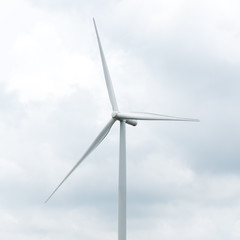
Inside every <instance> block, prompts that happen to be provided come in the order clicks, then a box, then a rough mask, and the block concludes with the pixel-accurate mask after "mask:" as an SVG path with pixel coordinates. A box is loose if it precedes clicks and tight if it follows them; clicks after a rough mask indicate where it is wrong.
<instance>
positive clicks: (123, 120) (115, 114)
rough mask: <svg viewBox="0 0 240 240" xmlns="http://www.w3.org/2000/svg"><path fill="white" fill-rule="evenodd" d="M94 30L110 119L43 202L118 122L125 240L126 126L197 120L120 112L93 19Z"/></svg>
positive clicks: (121, 223) (121, 226)
mask: <svg viewBox="0 0 240 240" xmlns="http://www.w3.org/2000/svg"><path fill="white" fill-rule="evenodd" d="M93 23H94V28H95V31H96V35H97V42H98V47H99V51H100V56H101V61H102V67H103V72H104V77H105V81H106V85H107V90H108V96H109V100H110V103H111V105H112V117H111V119H110V121H109V122H108V123H107V125H106V126H105V127H104V128H103V129H102V131H101V132H100V133H99V134H98V136H97V137H96V139H95V140H94V141H93V142H92V144H91V145H90V146H89V148H88V149H87V151H86V152H85V153H84V154H83V156H82V157H81V158H80V160H79V161H78V162H77V163H76V164H75V165H74V166H73V168H72V169H71V170H70V171H69V173H68V174H67V175H66V177H65V178H64V179H63V180H62V181H61V182H60V184H59V185H58V186H57V187H56V188H55V190H54V191H53V192H52V194H51V195H50V196H49V197H48V199H47V200H46V201H45V203H46V202H48V200H49V199H50V198H51V197H52V196H53V194H54V193H55V192H56V191H57V190H58V189H59V188H60V186H61V185H62V184H63V183H64V182H65V181H66V180H67V178H68V177H69V176H70V175H71V174H72V173H73V172H74V170H75V169H76V168H77V167H78V166H79V164H80V163H81V162H82V161H83V160H84V159H85V158H86V157H87V156H88V155H89V154H90V153H91V152H93V151H94V150H95V149H96V148H97V147H98V145H99V144H100V143H101V142H102V141H103V139H104V138H105V137H106V136H107V134H108V133H109V131H110V129H111V128H112V126H113V124H114V123H115V122H116V121H119V122H120V147H119V182H118V240H126V238H127V236H126V235H127V234H126V233H127V231H126V218H127V217H126V216H127V214H126V124H130V125H132V126H136V125H137V120H159V121H193V122H197V121H199V120H197V119H192V118H180V117H172V116H166V115H160V114H155V113H146V112H120V111H119V108H118V105H117V101H116V97H115V93H114V89H113V85H112V81H111V78H110V73H109V70H108V66H107V63H106V59H105V56H104V53H103V48H102V44H101V41H100V37H99V34H98V30H97V26H96V22H95V20H94V19H93Z"/></svg>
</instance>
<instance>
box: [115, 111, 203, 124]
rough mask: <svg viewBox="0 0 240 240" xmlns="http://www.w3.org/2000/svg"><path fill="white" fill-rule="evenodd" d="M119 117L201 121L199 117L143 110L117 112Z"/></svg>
mask: <svg viewBox="0 0 240 240" xmlns="http://www.w3.org/2000/svg"><path fill="white" fill-rule="evenodd" d="M117 119H125V120H127V119H132V120H162V121H191V122H199V120H198V119H193V118H181V117H172V116H166V115H160V114H156V113H143V112H133V113H121V112H120V113H117Z"/></svg>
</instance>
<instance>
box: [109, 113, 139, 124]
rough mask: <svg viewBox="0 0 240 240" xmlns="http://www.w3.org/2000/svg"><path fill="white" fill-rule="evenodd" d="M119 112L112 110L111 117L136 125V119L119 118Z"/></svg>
mask: <svg viewBox="0 0 240 240" xmlns="http://www.w3.org/2000/svg"><path fill="white" fill-rule="evenodd" d="M119 113H120V112H118V111H113V112H112V118H114V119H116V120H119V121H125V122H126V123H127V124H129V125H132V126H137V121H136V120H132V119H124V118H120V117H118V114H119Z"/></svg>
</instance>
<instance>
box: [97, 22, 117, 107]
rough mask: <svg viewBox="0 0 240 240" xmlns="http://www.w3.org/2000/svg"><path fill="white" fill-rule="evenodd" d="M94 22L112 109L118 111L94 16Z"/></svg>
mask: <svg viewBox="0 0 240 240" xmlns="http://www.w3.org/2000/svg"><path fill="white" fill-rule="evenodd" d="M93 23H94V28H95V31H96V35H97V41H98V47H99V51H100V55H101V60H102V66H103V72H104V76H105V81H106V85H107V89H108V96H109V99H110V102H111V104H112V110H113V111H118V105H117V101H116V97H115V93H114V89H113V85H112V81H111V77H110V73H109V70H108V66H107V62H106V59H105V56H104V53H103V49H102V44H101V41H100V38H99V35H98V30H97V25H96V22H95V20H94V18H93Z"/></svg>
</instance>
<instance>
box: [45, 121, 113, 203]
mask: <svg viewBox="0 0 240 240" xmlns="http://www.w3.org/2000/svg"><path fill="white" fill-rule="evenodd" d="M115 121H116V120H115V119H111V120H110V121H109V122H108V124H107V125H106V126H105V127H104V128H103V130H102V131H101V132H100V133H99V134H98V136H97V137H96V139H95V140H94V141H93V143H92V144H91V145H90V146H89V148H88V149H87V151H86V152H85V153H84V155H83V156H82V157H81V158H80V160H79V161H78V162H77V163H76V164H75V165H74V167H73V168H72V169H71V170H70V172H69V173H68V174H67V175H66V177H65V178H64V179H63V180H62V181H61V182H60V184H59V185H58V186H57V187H56V188H55V190H54V191H53V192H52V194H51V195H50V196H49V197H48V199H47V200H46V201H45V203H46V202H48V200H49V199H50V198H51V197H52V196H53V194H54V193H55V192H56V191H57V190H58V189H59V188H60V186H61V185H62V184H63V183H64V182H65V181H66V180H67V178H68V177H69V176H70V175H71V174H72V173H73V171H74V170H75V169H76V168H77V167H78V166H79V164H80V163H81V162H82V161H83V160H84V159H85V158H86V157H87V156H88V155H89V154H90V153H91V152H92V151H93V150H94V149H95V148H96V147H97V146H98V145H99V144H100V143H101V142H102V141H103V139H104V138H105V137H106V136H107V134H108V133H109V131H110V129H111V127H112V126H113V124H114V122H115Z"/></svg>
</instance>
